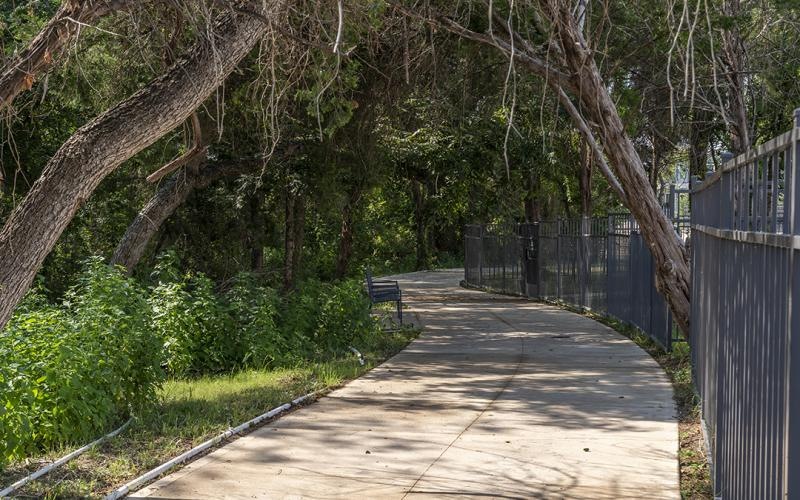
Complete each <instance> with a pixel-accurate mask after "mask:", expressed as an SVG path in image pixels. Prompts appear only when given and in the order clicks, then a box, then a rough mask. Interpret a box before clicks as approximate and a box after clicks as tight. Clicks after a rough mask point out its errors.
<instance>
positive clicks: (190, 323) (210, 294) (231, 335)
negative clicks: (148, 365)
mask: <svg viewBox="0 0 800 500" xmlns="http://www.w3.org/2000/svg"><path fill="white" fill-rule="evenodd" d="M149 302H150V305H151V307H152V309H153V319H152V327H153V330H154V331H155V333H156V334H157V335H158V336H159V337H160V338H161V339H162V341H163V344H164V349H165V351H166V366H167V368H168V369H169V371H170V373H172V374H173V375H198V374H202V373H210V372H211V373H215V372H221V371H226V370H231V369H233V368H235V367H236V366H237V365H238V364H239V362H240V361H241V359H242V357H243V353H242V342H241V339H240V338H239V337H240V335H239V332H238V331H237V330H236V329H235V328H233V325H232V320H231V317H230V314H229V312H228V310H227V307H226V305H225V304H224V303H223V302H222V301H221V300H220V299H219V298H218V297H217V295H216V294H215V293H214V289H213V285H212V283H211V280H209V279H208V278H207V277H206V276H204V275H202V274H199V275H194V276H192V275H186V276H184V278H183V279H182V280H181V281H178V282H168V283H160V284H159V285H157V286H156V287H155V288H154V289H153V291H152V293H151V294H150V298H149Z"/></svg>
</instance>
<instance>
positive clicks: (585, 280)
mask: <svg viewBox="0 0 800 500" xmlns="http://www.w3.org/2000/svg"><path fill="white" fill-rule="evenodd" d="M590 229H591V228H590V227H589V217H587V216H585V215H583V216H581V232H580V236H579V239H578V243H579V244H578V252H579V254H578V273H579V277H580V278H579V279H580V281H579V286H580V288H581V290H580V295H579V298H578V300H580V303H581V304H580V305H581V307H585V308H588V307H589V276H590V275H589V237H590V234H589V232H590Z"/></svg>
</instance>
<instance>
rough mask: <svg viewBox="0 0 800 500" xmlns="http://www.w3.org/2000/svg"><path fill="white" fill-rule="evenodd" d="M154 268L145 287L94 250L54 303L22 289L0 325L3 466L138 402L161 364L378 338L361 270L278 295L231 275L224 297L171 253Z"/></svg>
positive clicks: (243, 363) (264, 361)
mask: <svg viewBox="0 0 800 500" xmlns="http://www.w3.org/2000/svg"><path fill="white" fill-rule="evenodd" d="M159 266H160V267H159V269H158V270H157V274H156V276H155V278H156V280H157V284H156V285H155V286H154V287H153V288H152V289H151V290H150V293H149V295H148V294H147V293H146V292H145V290H144V289H143V288H142V287H140V286H139V285H137V284H136V282H135V281H134V280H132V279H130V278H126V277H125V276H124V275H123V273H122V272H120V270H119V269H116V268H112V267H109V266H107V265H105V264H103V262H102V261H101V260H100V259H92V260H90V261H88V263H87V264H86V265H85V270H84V271H83V273H82V274H81V275H80V279H79V281H78V283H77V284H76V285H75V286H73V287H72V288H71V289H70V290H69V291H68V292H67V293H66V295H65V298H64V300H63V302H62V303H61V304H60V305H53V304H50V303H48V301H47V300H46V299H45V298H44V294H43V293H40V292H37V291H33V292H32V293H30V294H29V295H28V296H27V297H26V299H25V301H24V302H23V303H22V305H21V306H20V307H19V308H18V309H17V311H16V312H15V314H14V316H13V317H12V319H11V321H10V322H9V324H8V325H7V327H6V328H5V329H4V330H3V331H2V332H0V359H3V363H2V364H0V465H2V463H3V462H4V461H7V460H13V459H17V458H21V457H24V456H26V455H28V454H30V453H31V452H33V451H35V450H38V449H42V448H46V447H49V446H52V445H54V444H57V443H58V444H62V443H79V442H85V441H86V440H89V439H90V438H93V437H95V436H97V435H98V434H100V433H101V432H102V431H104V430H107V429H108V428H109V427H110V426H111V425H112V424H114V423H115V422H118V421H120V420H121V419H122V418H124V417H125V416H126V415H127V414H128V413H129V412H130V411H131V410H133V411H139V410H141V409H143V408H145V407H146V406H145V405H147V404H150V403H151V402H152V401H153V400H155V398H156V396H157V394H156V391H157V388H158V387H159V384H160V383H161V381H162V380H163V376H164V370H163V369H162V367H166V368H167V370H168V372H169V373H170V374H171V375H172V376H177V377H180V376H194V375H202V374H207V373H218V372H227V371H233V370H236V369H239V368H242V367H253V368H271V367H277V366H286V365H296V364H299V363H302V362H303V361H305V360H311V359H313V360H320V359H330V358H331V357H335V356H339V355H341V354H343V353H344V352H346V350H347V347H348V346H349V345H356V346H365V345H370V344H371V343H372V341H373V340H374V339H375V338H377V335H376V333H377V328H378V326H377V323H376V322H375V321H374V319H373V318H372V317H371V315H370V304H369V300H368V299H367V297H366V294H365V293H364V291H363V287H362V285H361V281H360V280H348V281H343V282H340V283H336V284H330V283H323V282H320V281H316V280H308V281H305V282H303V283H301V284H300V286H299V287H298V288H297V290H295V291H293V292H291V293H289V294H285V295H284V296H283V297H279V294H278V293H277V292H276V291H275V290H273V289H271V288H268V287H264V286H261V285H259V284H258V283H257V282H256V280H255V279H254V278H253V277H252V276H249V275H240V276H238V277H237V278H236V279H235V280H234V281H233V283H232V286H231V287H230V289H229V290H228V291H227V292H226V293H225V294H224V295H221V294H218V293H216V292H215V291H214V286H213V283H212V282H211V280H209V279H208V278H207V277H205V276H204V275H202V274H198V275H191V274H186V275H181V274H180V273H178V272H177V271H176V266H175V265H174V262H171V261H170V260H169V258H166V259H164V261H163V262H162V263H160V264H159Z"/></svg>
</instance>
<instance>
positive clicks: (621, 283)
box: [464, 215, 673, 349]
mask: <svg viewBox="0 0 800 500" xmlns="http://www.w3.org/2000/svg"><path fill="white" fill-rule="evenodd" d="M464 234H465V238H464V240H465V269H464V277H465V281H466V282H467V283H468V284H470V285H473V286H478V287H481V288H487V289H491V290H497V291H500V292H503V293H509V294H514V295H523V296H527V297H531V298H537V299H544V300H552V301H560V302H564V303H567V304H570V305H573V306H577V307H583V308H587V309H591V310H593V311H597V312H601V313H604V314H607V315H610V316H614V317H616V318H618V319H620V320H622V321H624V322H627V323H629V324H632V325H635V326H637V327H638V328H640V329H641V330H642V331H644V332H645V333H647V334H648V335H650V336H651V337H652V338H653V339H654V340H656V341H657V342H658V343H659V344H661V345H662V346H663V347H665V348H667V349H668V348H669V347H670V344H671V341H672V334H673V327H672V319H671V315H670V314H669V309H668V308H667V304H666V302H665V301H664V299H663V298H662V297H661V295H660V294H659V293H658V292H657V291H656V289H655V281H654V274H653V273H654V270H655V269H654V263H653V259H652V257H651V255H650V251H649V249H648V248H647V245H645V244H644V243H643V241H642V238H641V236H640V235H639V232H638V226H637V225H636V223H635V221H634V220H633V219H632V218H631V217H630V216H629V215H612V216H609V217H598V218H582V219H575V220H559V221H547V222H539V223H534V224H517V225H503V226H491V225H488V226H487V225H470V226H467V227H466V230H465V233H464Z"/></svg>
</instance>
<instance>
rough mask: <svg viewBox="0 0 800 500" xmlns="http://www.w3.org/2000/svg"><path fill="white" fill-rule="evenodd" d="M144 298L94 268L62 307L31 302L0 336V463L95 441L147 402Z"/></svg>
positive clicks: (154, 352) (150, 358)
mask: <svg viewBox="0 0 800 500" xmlns="http://www.w3.org/2000/svg"><path fill="white" fill-rule="evenodd" d="M148 318H149V308H148V306H147V302H146V300H145V297H144V292H143V291H142V290H141V288H139V287H138V286H137V285H136V284H135V283H134V282H133V281H132V280H130V279H128V278H126V277H125V276H124V275H123V274H122V273H121V272H120V271H119V270H118V269H114V268H111V267H109V266H107V265H105V264H103V263H102V262H101V261H100V260H98V259H92V260H90V261H88V263H87V264H86V265H85V269H84V271H83V273H82V274H81V276H80V279H79V282H78V284H77V285H75V286H74V287H73V288H71V289H70V290H69V291H68V292H67V294H66V297H65V300H64V302H63V303H62V304H61V305H59V306H53V305H47V304H46V302H45V301H44V300H43V299H42V297H41V295H40V294H38V293H37V292H33V293H32V294H30V296H29V297H28V299H26V302H25V304H24V305H23V306H22V307H20V308H19V309H18V310H17V311H16V313H15V315H14V316H13V317H12V319H11V321H10V322H9V323H8V325H7V326H6V328H5V329H4V330H3V331H2V332H1V333H0V357H1V359H3V361H4V362H3V363H2V365H0V387H2V389H3V390H2V391H0V462H2V461H3V460H9V459H13V458H18V457H21V456H24V455H26V454H28V453H30V452H31V451H33V450H35V449H39V448H42V447H47V446H50V445H52V444H54V443H57V442H80V441H85V440H87V439H90V438H92V437H94V436H96V435H97V434H98V433H100V432H101V431H103V430H105V429H107V428H108V427H109V426H110V425H111V424H113V423H115V422H118V421H119V420H121V419H122V418H123V417H124V416H126V415H127V414H128V413H129V412H130V411H131V410H134V411H136V410H137V409H138V408H141V407H142V406H143V405H144V404H145V403H148V402H149V401H151V400H152V399H153V397H154V396H155V394H156V389H157V388H158V386H159V384H160V382H161V380H162V371H161V369H160V363H161V349H162V347H161V342H160V340H159V339H158V338H157V337H156V336H154V335H153V334H152V333H151V331H150V329H149V327H148Z"/></svg>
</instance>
